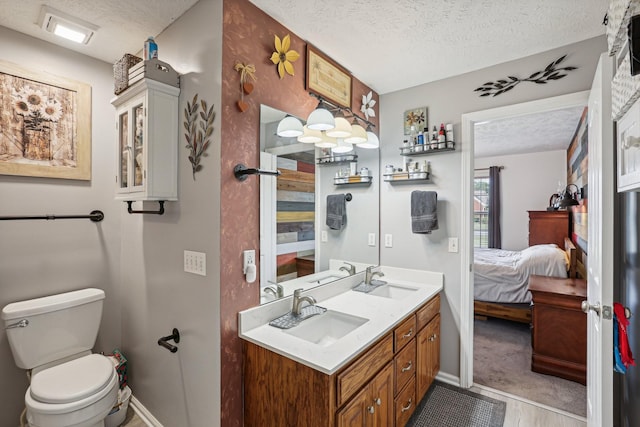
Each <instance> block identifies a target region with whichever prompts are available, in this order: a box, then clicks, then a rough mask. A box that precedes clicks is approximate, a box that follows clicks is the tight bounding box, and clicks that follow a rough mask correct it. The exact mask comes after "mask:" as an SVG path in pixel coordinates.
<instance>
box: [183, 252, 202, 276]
mask: <svg viewBox="0 0 640 427" xmlns="http://www.w3.org/2000/svg"><path fill="white" fill-rule="evenodd" d="M184 271H186V272H187V273H193V274H198V275H200V276H206V275H207V255H206V254H205V253H204V252H194V251H184Z"/></svg>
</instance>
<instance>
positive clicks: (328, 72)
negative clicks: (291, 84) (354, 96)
mask: <svg viewBox="0 0 640 427" xmlns="http://www.w3.org/2000/svg"><path fill="white" fill-rule="evenodd" d="M306 84H307V90H308V91H309V92H313V93H315V94H317V95H320V96H322V97H324V98H325V99H326V100H327V101H330V102H332V103H334V104H336V105H339V106H341V107H346V108H351V74H349V72H348V71H347V70H345V69H344V68H342V67H341V66H340V65H338V63H336V62H335V61H333V60H331V59H330V58H329V57H328V56H326V55H324V54H323V53H322V52H320V51H319V50H317V49H316V48H314V47H313V46H311V45H309V44H307V79H306Z"/></svg>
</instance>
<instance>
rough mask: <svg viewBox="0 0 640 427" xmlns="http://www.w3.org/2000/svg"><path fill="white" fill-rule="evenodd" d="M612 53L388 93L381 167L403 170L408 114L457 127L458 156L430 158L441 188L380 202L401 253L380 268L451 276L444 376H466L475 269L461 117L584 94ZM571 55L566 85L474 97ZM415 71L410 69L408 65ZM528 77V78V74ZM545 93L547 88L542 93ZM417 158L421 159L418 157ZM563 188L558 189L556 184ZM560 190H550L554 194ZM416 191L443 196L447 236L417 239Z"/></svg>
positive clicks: (392, 251) (383, 103) (587, 49)
mask: <svg viewBox="0 0 640 427" xmlns="http://www.w3.org/2000/svg"><path fill="white" fill-rule="evenodd" d="M605 50H606V42H605V39H604V37H598V38H594V39H590V40H586V41H583V42H579V43H575V44H572V45H568V46H565V47H562V48H559V49H555V50H551V51H548V52H544V53H541V54H538V55H533V56H530V57H526V58H522V59H519V60H516V61H511V62H507V63H504V64H499V65H496V66H493V67H488V68H484V69H481V70H478V71H474V72H471V73H467V74H463V75H460V76H456V77H452V78H449V79H445V80H440V81H437V82H433V83H428V84H424V85H420V86H416V87H413V88H409V89H406V90H402V91H398V92H393V93H388V94H385V95H382V96H381V97H380V98H381V99H380V120H381V122H380V131H381V135H380V141H381V155H382V158H381V164H383V165H386V164H394V165H396V166H398V165H400V164H401V163H402V158H401V157H400V156H399V154H398V147H399V146H400V145H401V144H402V140H403V139H404V135H403V120H402V117H403V113H404V111H406V110H408V109H412V108H416V107H423V106H426V107H428V118H429V124H430V127H431V128H432V127H433V125H434V124H436V125H439V124H440V123H452V124H453V125H454V132H455V138H456V143H457V151H456V152H455V153H441V154H437V155H432V156H429V157H426V156H425V157H420V159H422V158H427V159H428V160H429V161H430V162H431V169H432V172H433V175H434V182H433V184H422V185H402V186H399V185H397V184H396V185H395V186H394V185H393V184H389V183H382V187H381V194H380V219H381V232H380V234H381V236H383V238H384V235H385V234H387V233H389V234H392V235H393V243H394V245H393V248H384V247H382V248H381V254H380V263H381V264H382V265H391V266H396V267H404V268H419V269H426V270H432V271H439V272H443V273H444V275H445V281H444V282H445V283H444V294H443V299H442V308H441V313H442V329H441V337H442V342H441V344H442V345H441V370H442V372H443V373H446V374H450V375H453V376H455V377H458V376H459V373H460V357H459V356H460V352H461V347H460V301H461V293H460V287H461V273H462V272H463V271H467V269H468V268H469V266H468V265H462V258H461V253H462V252H463V251H467V250H468V248H466V247H465V243H466V242H465V241H464V240H463V239H461V237H462V236H460V233H461V229H462V222H461V221H462V217H463V213H462V212H461V206H462V200H461V194H462V186H463V185H468V183H466V182H465V183H463V182H462V179H461V173H462V172H461V168H462V156H461V154H460V151H459V149H460V147H464V144H465V143H467V142H466V141H460V135H461V115H462V114H464V113H470V112H474V111H481V110H486V109H491V108H495V107H501V106H506V105H511V104H517V103H522V102H526V101H531V100H535V99H543V98H548V97H552V96H557V95H563V94H568V93H574V92H580V91H584V90H588V89H589V88H590V87H591V81H592V79H593V74H594V72H595V67H596V64H597V61H598V57H599V54H600V52H604V51H605ZM565 54H566V55H567V59H566V60H565V61H566V64H567V65H573V66H577V67H578V69H577V70H575V71H573V72H571V73H570V74H569V75H568V76H567V77H565V78H564V79H562V80H558V81H555V82H553V83H550V84H547V85H533V84H527V83H523V84H521V85H519V86H517V87H516V88H515V89H513V90H512V91H510V92H508V93H505V94H502V95H499V96H497V97H479V96H478V94H477V92H474V89H475V88H477V87H478V86H480V85H482V84H483V83H484V82H488V81H494V80H497V79H500V78H504V77H506V76H520V77H523V76H525V75H529V74H531V73H533V72H534V71H538V70H541V69H544V67H545V66H546V65H547V64H549V63H550V62H552V61H554V60H556V59H557V58H559V57H560V56H562V55H565ZM404 65H405V66H410V64H404ZM527 73H528V74H527ZM541 86H544V87H541ZM416 158H417V157H416ZM556 185H557V184H556ZM556 185H554V186H553V187H552V188H551V189H550V190H551V191H554V190H555V186H556ZM414 189H421V190H435V191H437V192H438V219H439V224H440V229H439V230H437V231H435V232H434V233H432V234H428V235H419V234H412V233H411V223H410V217H409V214H410V193H411V191H412V190H414ZM449 237H458V238H459V239H460V240H459V241H460V247H459V249H460V252H458V253H449V252H448V251H447V243H448V238H449Z"/></svg>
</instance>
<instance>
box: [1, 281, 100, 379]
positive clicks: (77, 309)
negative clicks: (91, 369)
mask: <svg viewBox="0 0 640 427" xmlns="http://www.w3.org/2000/svg"><path fill="white" fill-rule="evenodd" d="M103 300H104V291H103V290H101V289H95V288H88V289H81V290H78V291H72V292H66V293H63V294H58V295H51V296H48V297H43V298H36V299H32V300H27V301H20V302H14V303H11V304H9V305H7V306H5V307H4V308H3V309H2V319H3V321H4V327H5V332H6V333H7V338H8V339H9V345H10V347H11V352H12V353H13V359H14V361H15V363H16V365H17V366H18V367H19V368H22V369H33V368H35V367H37V366H40V365H43V364H45V363H49V362H54V361H56V360H59V359H62V358H64V357H67V356H72V355H74V354H78V353H81V352H83V351H87V350H91V349H92V348H93V345H94V344H95V342H96V337H97V335H98V328H99V327H100V320H101V319H102V303H103ZM23 320H26V322H24V321H23ZM27 322H28V324H27V325H26V326H17V325H24V324H25V323H27Z"/></svg>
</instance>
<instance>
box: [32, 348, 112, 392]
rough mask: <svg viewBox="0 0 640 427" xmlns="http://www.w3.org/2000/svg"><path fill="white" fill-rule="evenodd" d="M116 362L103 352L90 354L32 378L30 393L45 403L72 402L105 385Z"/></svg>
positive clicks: (41, 372)
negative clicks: (103, 354) (112, 361)
mask: <svg viewBox="0 0 640 427" xmlns="http://www.w3.org/2000/svg"><path fill="white" fill-rule="evenodd" d="M113 370H114V369H113V364H112V363H111V361H109V359H107V358H106V357H105V356H102V355H100V354H90V355H88V356H84V357H80V358H78V359H74V360H71V361H69V362H66V363H62V364H60V365H57V366H53V367H51V368H49V369H45V370H43V371H40V372H38V373H37V374H35V375H34V376H33V377H32V378H31V387H30V394H31V397H32V398H33V399H34V400H37V401H39V402H42V403H56V404H60V403H71V402H76V401H78V400H81V399H84V398H86V397H88V396H92V395H94V394H96V393H98V392H99V391H100V390H102V389H103V388H105V387H106V386H107V384H108V383H109V381H110V380H111V378H112V376H113Z"/></svg>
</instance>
